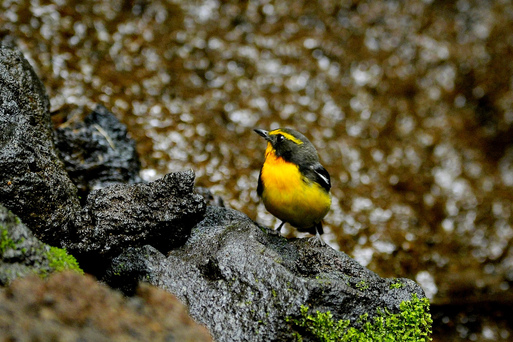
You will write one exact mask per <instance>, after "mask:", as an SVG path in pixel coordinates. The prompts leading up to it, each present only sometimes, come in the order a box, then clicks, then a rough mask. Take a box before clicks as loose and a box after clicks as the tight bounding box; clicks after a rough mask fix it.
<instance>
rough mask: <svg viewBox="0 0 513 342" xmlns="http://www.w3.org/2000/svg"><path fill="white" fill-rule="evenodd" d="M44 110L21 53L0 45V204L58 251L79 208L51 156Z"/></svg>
mask: <svg viewBox="0 0 513 342" xmlns="http://www.w3.org/2000/svg"><path fill="white" fill-rule="evenodd" d="M49 104H50V103H49V100H48V96H47V95H46V93H45V89H44V86H43V84H42V83H41V81H40V80H39V78H38V77H37V75H36V74H35V73H34V71H33V69H32V68H31V66H30V64H29V63H28V62H27V60H26V59H25V58H24V57H23V55H22V54H21V52H19V51H18V50H16V49H12V48H10V47H7V46H3V45H0V132H1V134H0V201H1V203H2V204H4V205H5V206H6V207H7V208H9V209H10V210H12V211H13V212H14V213H15V214H17V215H18V216H19V217H20V218H21V219H22V220H23V222H24V223H25V224H26V225H27V226H28V227H30V229H31V230H32V231H33V233H34V234H35V235H36V236H37V237H38V238H40V239H41V240H43V241H44V242H47V243H49V244H52V245H56V246H58V245H59V244H60V240H61V239H62V237H63V236H68V235H69V234H70V231H69V229H70V225H69V222H71V221H73V220H74V216H75V213H76V212H77V211H78V210H79V209H80V205H79V201H78V197H77V194H76V187H75V186H74V185H73V183H72V182H71V180H70V179H69V177H68V175H67V174H66V171H65V170H64V166H63V164H62V162H61V160H60V159H59V157H58V156H57V153H56V152H55V148H54V145H53V131H52V125H51V121H50V115H49V112H48V110H49Z"/></svg>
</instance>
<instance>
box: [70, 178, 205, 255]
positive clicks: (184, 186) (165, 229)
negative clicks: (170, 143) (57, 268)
mask: <svg viewBox="0 0 513 342" xmlns="http://www.w3.org/2000/svg"><path fill="white" fill-rule="evenodd" d="M193 188H194V173H193V172H192V171H191V170H189V171H183V172H175V173H171V174H168V175H166V176H164V177H163V178H161V179H158V180H156V181H154V182H150V183H146V184H135V185H128V184H118V185H114V186H110V187H107V188H104V189H98V190H94V191H93V192H91V194H90V195H89V196H88V198H87V202H86V205H85V207H84V209H83V210H82V212H81V214H80V215H78V220H77V222H76V226H77V231H76V236H75V237H74V238H73V239H71V240H70V241H67V242H65V243H64V246H65V247H66V248H67V249H68V250H70V251H71V252H72V253H73V254H74V255H77V256H79V257H80V256H82V257H80V261H81V262H84V263H87V262H88V260H87V258H90V257H91V256H93V257H94V256H103V257H105V258H107V257H109V256H110V257H112V256H116V255H117V254H119V253H121V252H122V251H123V250H124V249H125V248H127V247H129V246H135V247H138V246H143V245H145V244H150V245H152V246H154V247H155V248H157V249H159V250H161V251H162V252H167V251H169V250H170V249H172V248H174V247H177V246H180V245H182V244H183V243H184V242H185V241H186V240H187V238H188V236H189V234H190V231H191V228H192V227H193V226H194V225H195V224H196V223H197V222H199V221H200V220H201V219H202V217H203V215H204V212H205V207H206V205H205V202H204V200H203V198H202V197H201V196H200V195H197V194H194V193H193ZM83 255H85V256H86V257H85V258H84V257H83Z"/></svg>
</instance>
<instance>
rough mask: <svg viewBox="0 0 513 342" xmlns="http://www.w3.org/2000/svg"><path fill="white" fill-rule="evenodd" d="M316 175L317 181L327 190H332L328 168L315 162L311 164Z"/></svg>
mask: <svg viewBox="0 0 513 342" xmlns="http://www.w3.org/2000/svg"><path fill="white" fill-rule="evenodd" d="M310 168H311V169H312V171H313V172H314V175H315V181H316V182H317V183H319V185H320V186H322V187H323V188H324V189H325V190H326V191H330V189H331V178H330V174H329V173H328V171H326V169H325V168H324V167H323V166H322V165H321V164H320V163H315V164H312V165H311V166H310Z"/></svg>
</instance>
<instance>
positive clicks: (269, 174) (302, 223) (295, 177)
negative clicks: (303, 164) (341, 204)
mask: <svg viewBox="0 0 513 342" xmlns="http://www.w3.org/2000/svg"><path fill="white" fill-rule="evenodd" d="M269 145H270V144H269ZM260 177H261V180H262V184H263V192H262V200H263V202H264V205H265V207H266V209H267V210H268V211H269V212H270V213H271V214H273V215H274V216H276V217H277V218H279V219H280V220H282V221H285V222H288V223H290V224H291V225H293V226H294V227H296V228H298V229H299V230H301V229H308V228H311V227H313V226H314V225H315V224H317V223H319V222H320V221H321V220H322V218H323V217H324V216H326V214H327V213H328V211H329V208H330V205H331V197H330V195H329V193H328V192H326V190H324V188H322V187H321V186H320V185H319V184H317V183H315V182H313V181H311V180H309V179H307V178H306V177H303V176H302V175H301V173H300V172H299V168H298V167H297V165H295V164H293V163H290V162H287V161H285V160H284V159H283V158H281V157H276V155H275V154H274V151H273V150H272V147H271V148H269V146H268V148H267V149H266V160H265V163H264V165H263V167H262V173H261V176H260Z"/></svg>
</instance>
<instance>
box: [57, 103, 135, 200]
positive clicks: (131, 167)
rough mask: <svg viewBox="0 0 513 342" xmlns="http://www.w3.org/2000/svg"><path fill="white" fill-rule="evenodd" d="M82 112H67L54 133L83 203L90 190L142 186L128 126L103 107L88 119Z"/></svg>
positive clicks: (68, 171)
mask: <svg viewBox="0 0 513 342" xmlns="http://www.w3.org/2000/svg"><path fill="white" fill-rule="evenodd" d="M63 111H64V110H63ZM82 111H83V109H82V110H81V108H76V109H75V110H71V109H68V110H66V113H67V115H66V117H65V118H64V122H62V123H60V124H59V125H58V126H57V129H56V130H55V134H56V144H55V147H56V148H57V151H58V152H59V156H60V158H61V159H62V160H63V161H64V166H65V168H66V171H67V173H68V175H69V177H70V178H71V180H72V181H73V184H75V185H76V186H77V188H78V191H79V192H78V194H79V196H80V197H82V200H83V201H82V202H85V199H86V198H87V195H88V194H89V192H90V191H91V190H94V189H99V188H105V187H107V186H109V185H113V184H122V183H129V184H133V183H140V182H142V180H141V178H140V177H139V171H140V162H139V156H138V155H137V151H136V148H135V141H134V140H132V139H130V138H129V137H128V136H127V129H126V126H125V125H123V124H122V123H121V122H119V120H118V119H117V118H116V116H115V115H114V114H113V113H111V112H110V111H109V110H107V108H105V107H104V106H102V105H97V106H96V107H95V108H94V110H93V111H92V112H90V113H88V114H87V115H86V116H85V117H83V116H84V115H83V113H82Z"/></svg>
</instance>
